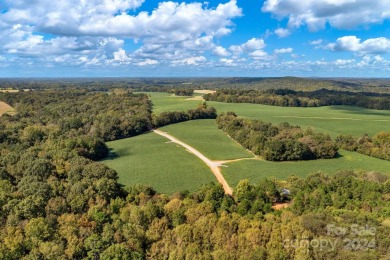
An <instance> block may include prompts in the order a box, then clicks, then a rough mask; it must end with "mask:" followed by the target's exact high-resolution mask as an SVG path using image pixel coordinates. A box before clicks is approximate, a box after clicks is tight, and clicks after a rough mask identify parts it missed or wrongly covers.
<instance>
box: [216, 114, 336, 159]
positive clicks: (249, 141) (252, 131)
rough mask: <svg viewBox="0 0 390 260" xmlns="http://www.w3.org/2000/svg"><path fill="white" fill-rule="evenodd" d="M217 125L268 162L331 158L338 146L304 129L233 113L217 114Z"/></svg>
mask: <svg viewBox="0 0 390 260" xmlns="http://www.w3.org/2000/svg"><path fill="white" fill-rule="evenodd" d="M217 125H218V127H219V128H220V129H222V130H223V131H225V132H226V133H227V134H228V135H229V136H230V137H231V138H233V139H234V140H236V141H237V142H238V143H240V144H241V145H242V146H244V147H245V148H247V149H248V150H250V151H252V152H253V153H254V154H256V155H260V156H262V157H263V158H264V159H265V160H269V161H294V160H314V159H330V158H334V157H336V156H337V155H338V152H337V151H338V147H337V145H336V144H335V142H333V141H332V140H331V138H330V136H329V135H327V134H323V133H316V132H314V131H313V130H311V129H310V128H309V129H306V130H305V131H304V130H302V129H301V128H300V127H299V126H291V125H289V124H288V123H282V124H279V125H272V124H271V123H266V122H262V121H259V120H250V119H243V118H238V117H237V115H236V114H235V113H234V112H227V113H222V114H220V115H218V117H217Z"/></svg>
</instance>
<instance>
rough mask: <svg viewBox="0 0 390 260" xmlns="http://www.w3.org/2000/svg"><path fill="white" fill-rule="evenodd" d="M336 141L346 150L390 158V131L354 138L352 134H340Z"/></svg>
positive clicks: (385, 158)
mask: <svg viewBox="0 0 390 260" xmlns="http://www.w3.org/2000/svg"><path fill="white" fill-rule="evenodd" d="M336 142H337V144H338V145H339V146H340V148H342V149H344V150H348V151H353V152H358V153H362V154H365V155H369V156H373V157H377V158H380V159H383V160H388V161H389V160H390V132H380V133H377V134H376V135H374V136H373V137H370V136H368V135H363V136H361V137H359V138H354V137H353V136H352V135H339V136H338V137H337V138H336Z"/></svg>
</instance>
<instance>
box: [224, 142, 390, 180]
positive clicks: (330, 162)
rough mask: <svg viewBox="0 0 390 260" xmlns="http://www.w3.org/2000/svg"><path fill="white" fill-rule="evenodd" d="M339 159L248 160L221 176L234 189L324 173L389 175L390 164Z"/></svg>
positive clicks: (357, 157) (348, 155)
mask: <svg viewBox="0 0 390 260" xmlns="http://www.w3.org/2000/svg"><path fill="white" fill-rule="evenodd" d="M339 153H340V157H338V158H335V159H327V160H312V161H298V162H269V161H262V160H245V161H239V162H234V163H229V164H226V166H227V167H223V168H222V173H223V175H224V177H225V179H226V180H227V182H228V183H229V184H230V185H231V186H233V187H234V186H235V185H236V184H237V183H238V182H239V181H240V180H243V179H248V180H250V181H251V182H253V183H256V182H258V181H259V180H261V179H264V178H274V177H275V178H278V179H287V178H288V177H289V176H291V175H296V176H298V177H301V178H304V177H307V176H308V175H309V174H311V173H316V172H319V171H321V172H323V173H327V174H329V175H333V174H335V173H337V172H338V171H345V170H362V171H377V172H382V173H387V174H390V162H389V161H385V160H381V159H377V158H373V157H370V156H366V155H362V154H359V153H355V152H348V151H343V150H340V151H339Z"/></svg>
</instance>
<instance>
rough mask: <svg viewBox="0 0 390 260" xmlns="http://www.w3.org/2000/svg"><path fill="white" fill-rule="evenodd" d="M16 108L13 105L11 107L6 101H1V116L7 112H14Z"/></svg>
mask: <svg viewBox="0 0 390 260" xmlns="http://www.w3.org/2000/svg"><path fill="white" fill-rule="evenodd" d="M14 112H15V110H14V108H13V107H11V106H10V105H8V104H7V103H4V102H1V101H0V116H1V115H2V114H5V113H11V114H12V113H14Z"/></svg>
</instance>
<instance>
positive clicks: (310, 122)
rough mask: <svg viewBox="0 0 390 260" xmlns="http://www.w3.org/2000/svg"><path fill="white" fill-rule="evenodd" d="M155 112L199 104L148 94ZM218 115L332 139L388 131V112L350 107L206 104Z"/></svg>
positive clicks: (167, 94) (389, 126) (162, 94)
mask: <svg viewBox="0 0 390 260" xmlns="http://www.w3.org/2000/svg"><path fill="white" fill-rule="evenodd" d="M147 94H149V95H150V96H151V100H152V101H153V104H154V112H155V113H157V114H158V113H161V112H163V111H175V110H176V111H178V110H180V111H183V110H187V109H190V108H194V107H196V106H197V105H198V104H199V103H200V101H193V100H186V99H187V98H188V97H172V96H171V94H169V93H160V92H151V93H147ZM207 104H208V105H210V106H213V107H215V108H216V109H217V110H218V113H221V112H227V111H234V112H236V114H237V115H238V116H240V117H247V118H251V119H259V120H262V121H266V122H272V123H281V122H289V123H290V124H292V125H299V126H301V127H303V128H307V127H312V128H313V129H315V130H317V131H321V132H326V133H329V134H330V135H332V136H333V137H335V136H337V135H339V134H352V135H353V136H361V135H363V134H369V135H371V136H372V135H375V134H376V133H378V132H380V131H389V130H390V111H388V110H372V109H365V108H360V107H352V106H326V107H310V108H306V107H278V106H266V105H259V104H235V103H221V102H213V101H211V102H207Z"/></svg>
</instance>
